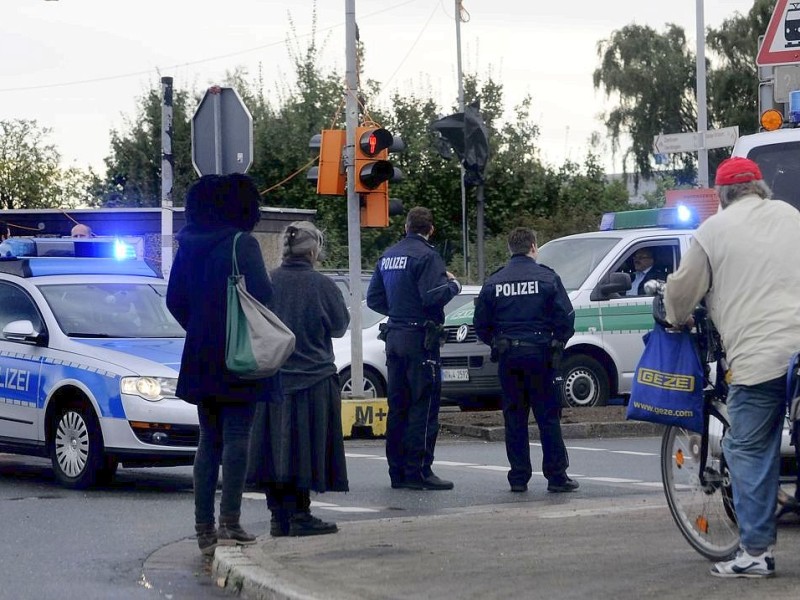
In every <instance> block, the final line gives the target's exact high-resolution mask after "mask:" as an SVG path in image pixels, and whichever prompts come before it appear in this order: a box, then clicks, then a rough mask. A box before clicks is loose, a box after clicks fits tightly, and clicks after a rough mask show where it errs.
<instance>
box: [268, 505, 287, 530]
mask: <svg viewBox="0 0 800 600" xmlns="http://www.w3.org/2000/svg"><path fill="white" fill-rule="evenodd" d="M271 512H272V518H271V519H270V521H269V534H270V535H271V536H272V537H286V536H287V535H289V520H290V517H291V512H290V511H288V510H286V509H285V508H276V509H273V510H272V511H271Z"/></svg>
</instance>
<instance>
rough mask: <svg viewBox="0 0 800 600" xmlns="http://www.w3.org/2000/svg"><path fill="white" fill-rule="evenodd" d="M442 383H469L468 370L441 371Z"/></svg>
mask: <svg viewBox="0 0 800 600" xmlns="http://www.w3.org/2000/svg"><path fill="white" fill-rule="evenodd" d="M442 381H469V369H442Z"/></svg>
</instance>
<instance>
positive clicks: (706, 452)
mask: <svg viewBox="0 0 800 600" xmlns="http://www.w3.org/2000/svg"><path fill="white" fill-rule="evenodd" d="M662 293H663V286H662V287H661V288H660V289H658V290H657V292H656V298H655V299H654V310H653V312H654V316H656V315H657V314H658V311H661V312H660V316H661V317H662V318H663V306H660V307H659V306H658V303H659V299H660V297H661V294H662ZM657 318H659V317H658V316H657ZM694 320H695V328H694V337H695V341H696V344H697V348H698V351H699V352H700V357H701V360H702V362H703V365H704V371H705V372H704V383H705V386H704V390H705V391H704V394H703V397H704V408H703V431H702V432H701V433H697V432H695V431H690V430H687V429H683V428H681V427H676V426H667V427H666V429H665V430H664V434H663V436H662V439H661V479H662V483H663V486H664V494H665V495H666V499H667V505H668V506H669V510H670V513H671V515H672V518H673V519H674V521H675V523H676V525H677V526H678V529H679V530H680V532H681V534H682V535H683V537H684V538H686V540H687V541H688V542H689V544H690V545H691V546H692V548H694V549H695V550H696V551H697V552H699V553H700V554H701V555H703V556H704V557H706V558H708V559H710V560H713V561H721V560H725V559H727V558H731V557H732V556H734V555H735V553H736V551H737V549H738V548H739V528H738V525H737V522H736V512H735V510H734V506H733V492H732V489H731V478H730V474H729V472H728V468H727V464H726V462H725V456H724V453H723V451H722V440H723V439H724V438H725V435H726V433H727V431H728V428H729V421H728V412H727V405H726V399H727V395H728V384H727V380H726V373H727V371H728V365H727V361H726V359H725V352H724V349H723V347H722V343H721V340H720V337H719V334H718V332H717V331H716V329H715V327H714V325H713V323H712V322H711V320H710V318H709V317H708V314H707V311H706V309H705V307H704V306H701V307H699V308H698V309H696V310H695V313H694ZM712 364H714V365H715V366H714V370H713V374H714V377H713V378H712V377H711V375H712V368H711V365H712ZM792 368H793V369H797V365H796V364H793V365H792ZM795 385H797V384H795ZM795 395H797V394H795ZM792 425H793V422H792ZM792 430H793V439H794V440H795V441H796V435H797V431H796V429H795V428H794V427H792ZM795 448H797V446H796V445H795ZM776 512H777V514H778V516H780V515H782V514H785V513H786V512H799V513H800V505H798V502H797V500H796V499H795V498H794V497H792V496H789V495H788V494H787V493H786V492H784V491H783V490H781V491H780V492H779V498H778V510H777V511H776Z"/></svg>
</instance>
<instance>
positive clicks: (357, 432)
mask: <svg viewBox="0 0 800 600" xmlns="http://www.w3.org/2000/svg"><path fill="white" fill-rule="evenodd" d="M388 413H389V405H388V403H387V402H386V398H362V399H353V398H347V399H343V400H342V433H343V434H344V437H346V438H349V437H382V436H384V435H386V416H387V415H388Z"/></svg>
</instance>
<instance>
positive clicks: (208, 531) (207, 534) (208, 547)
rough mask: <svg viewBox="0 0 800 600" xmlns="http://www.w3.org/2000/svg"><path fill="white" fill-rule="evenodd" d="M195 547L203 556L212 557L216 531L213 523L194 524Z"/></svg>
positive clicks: (215, 543)
mask: <svg viewBox="0 0 800 600" xmlns="http://www.w3.org/2000/svg"><path fill="white" fill-rule="evenodd" d="M194 530H195V532H196V534H197V545H198V546H199V547H200V552H202V553H203V555H204V556H213V555H214V550H215V549H216V547H217V529H216V527H214V524H213V523H195V525H194Z"/></svg>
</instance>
